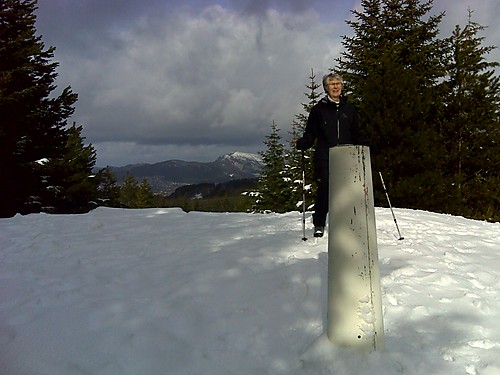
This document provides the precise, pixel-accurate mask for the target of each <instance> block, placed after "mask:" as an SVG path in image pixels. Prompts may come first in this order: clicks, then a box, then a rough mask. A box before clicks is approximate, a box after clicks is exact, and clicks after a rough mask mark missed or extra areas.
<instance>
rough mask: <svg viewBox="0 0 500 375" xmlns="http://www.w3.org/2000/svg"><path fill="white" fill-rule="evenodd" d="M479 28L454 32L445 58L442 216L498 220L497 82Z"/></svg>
mask: <svg viewBox="0 0 500 375" xmlns="http://www.w3.org/2000/svg"><path fill="white" fill-rule="evenodd" d="M484 28H485V27H484V26H481V25H479V24H478V23H476V22H473V21H472V12H471V11H470V10H469V22H468V24H467V25H466V26H465V27H464V28H463V29H462V28H461V27H460V26H458V25H457V26H456V28H455V30H454V32H453V34H452V36H451V38H450V46H451V48H450V53H449V56H447V57H448V58H447V61H448V63H447V71H448V78H447V81H446V84H447V86H446V87H447V90H448V91H447V95H446V96H445V104H446V105H445V116H444V118H445V121H444V124H443V127H442V139H443V143H444V144H445V147H446V169H445V172H446V173H445V176H446V178H447V184H446V186H445V189H446V191H447V192H448V194H447V199H446V200H445V201H444V204H445V205H446V209H447V212H449V213H453V214H460V215H465V216H469V217H475V218H482V219H490V220H500V216H499V213H498V211H497V210H498V207H499V206H500V176H499V174H498V167H499V165H500V153H499V152H498V151H499V150H498V149H499V143H500V132H499V118H498V108H499V87H500V85H499V77H498V75H495V70H494V68H495V67H497V66H498V65H499V64H498V63H497V62H494V63H490V62H487V61H486V59H485V56H486V55H487V54H488V53H489V52H491V51H492V50H493V49H494V48H495V47H493V46H483V45H482V43H483V41H484V37H479V36H478V33H480V32H481V31H483V30H484Z"/></svg>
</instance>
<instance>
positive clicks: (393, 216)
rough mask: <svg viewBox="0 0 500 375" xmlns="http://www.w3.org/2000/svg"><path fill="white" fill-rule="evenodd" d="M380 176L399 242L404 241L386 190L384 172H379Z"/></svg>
mask: <svg viewBox="0 0 500 375" xmlns="http://www.w3.org/2000/svg"><path fill="white" fill-rule="evenodd" d="M378 174H379V175H380V180H381V181H382V186H383V188H384V192H385V196H386V198H387V203H389V208H390V209H391V213H392V218H393V219H394V223H395V224H396V229H397V230H398V234H399V240H404V237H402V236H401V232H400V231H399V226H398V222H397V220H396V216H395V215H394V211H393V209H392V205H391V200H390V199H389V194H388V193H387V189H386V188H385V183H384V178H383V177H382V172H378Z"/></svg>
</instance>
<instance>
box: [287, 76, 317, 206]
mask: <svg viewBox="0 0 500 375" xmlns="http://www.w3.org/2000/svg"><path fill="white" fill-rule="evenodd" d="M320 87H322V85H320V84H317V83H316V75H315V74H314V70H312V69H311V75H310V76H309V84H307V85H306V88H307V89H308V90H309V92H308V93H305V94H304V95H305V96H306V97H307V99H308V102H307V103H302V108H303V112H302V113H299V114H297V115H295V118H294V120H293V122H292V131H291V132H290V134H291V136H292V137H291V140H290V142H289V150H288V152H287V154H286V160H287V163H286V169H285V171H286V172H285V173H286V175H287V176H288V178H289V181H290V182H291V183H292V191H291V195H290V202H289V204H288V205H287V206H288V207H290V208H291V210H297V209H299V210H302V198H303V197H302V170H303V169H304V171H305V182H306V188H305V195H306V209H307V208H310V207H311V206H312V204H313V201H314V196H315V191H316V186H315V184H314V183H313V181H314V179H313V166H312V156H313V152H314V151H313V149H309V150H307V151H304V160H302V151H299V150H297V147H296V142H297V139H299V138H300V137H302V135H303V134H304V130H305V128H306V124H307V119H308V116H309V113H310V112H311V108H312V107H313V106H314V105H315V104H316V103H318V100H319V98H320V97H321V94H320V93H319V92H318V88H320Z"/></svg>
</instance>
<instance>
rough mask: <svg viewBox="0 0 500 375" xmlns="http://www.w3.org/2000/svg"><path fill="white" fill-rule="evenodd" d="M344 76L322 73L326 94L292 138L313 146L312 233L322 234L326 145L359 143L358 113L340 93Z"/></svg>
mask: <svg viewBox="0 0 500 375" xmlns="http://www.w3.org/2000/svg"><path fill="white" fill-rule="evenodd" d="M343 88H344V80H343V78H342V76H341V75H339V74H336V73H329V74H326V75H325V76H324V77H323V89H324V90H325V93H326V96H325V97H324V98H322V99H321V100H320V101H319V102H318V103H317V104H316V105H314V106H313V107H312V108H311V112H310V113H309V118H308V120H307V123H306V128H305V131H304V134H303V136H302V138H299V139H298V140H297V142H296V147H297V149H298V150H301V151H305V150H308V149H309V148H311V147H313V146H314V148H315V149H314V157H313V176H314V179H315V181H316V184H317V192H316V199H315V203H314V213H313V224H314V237H323V233H324V231H325V224H326V216H327V214H328V184H329V166H328V159H329V154H330V152H329V149H330V147H334V146H337V145H345V144H359V143H362V142H361V139H360V134H359V124H358V116H357V113H356V109H355V108H354V106H353V105H352V104H351V103H349V102H348V101H347V97H345V96H344V95H342V90H343Z"/></svg>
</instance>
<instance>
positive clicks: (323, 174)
mask: <svg viewBox="0 0 500 375" xmlns="http://www.w3.org/2000/svg"><path fill="white" fill-rule="evenodd" d="M328 169H329V167H328V160H315V161H314V179H315V180H316V187H317V191H316V201H315V202H314V213H313V215H312V216H313V224H314V226H315V227H324V226H326V225H325V224H326V215H327V214H328V185H329V177H328V175H329V174H328Z"/></svg>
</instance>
